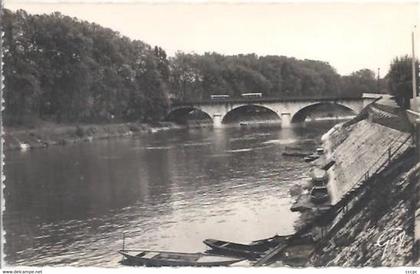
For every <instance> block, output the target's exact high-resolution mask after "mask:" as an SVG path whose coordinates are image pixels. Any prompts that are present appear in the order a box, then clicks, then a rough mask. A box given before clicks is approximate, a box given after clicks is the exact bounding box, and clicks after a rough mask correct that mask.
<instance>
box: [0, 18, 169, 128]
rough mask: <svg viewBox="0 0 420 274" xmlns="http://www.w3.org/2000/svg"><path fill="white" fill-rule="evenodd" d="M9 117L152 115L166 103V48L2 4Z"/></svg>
mask: <svg viewBox="0 0 420 274" xmlns="http://www.w3.org/2000/svg"><path fill="white" fill-rule="evenodd" d="M2 25H3V30H4V76H5V86H6V88H5V100H6V113H5V116H6V117H5V121H6V123H7V124H19V123H25V122H26V121H27V120H28V119H33V117H39V118H41V119H43V120H53V121H56V122H92V121H94V122H103V121H104V122H109V121H112V120H133V119H139V120H146V121H148V120H156V119H159V118H161V117H162V116H163V114H164V113H165V111H166V107H167V103H168V100H167V91H168V87H167V83H168V77H169V71H168V64H167V60H166V54H165V52H164V51H163V50H162V49H160V48H155V49H152V48H151V47H150V46H149V45H146V44H144V43H143V42H141V41H130V40H129V39H128V38H126V37H122V36H120V35H119V34H118V33H116V32H114V31H112V30H110V29H106V28H103V27H100V26H98V25H96V24H90V23H87V22H82V21H79V20H77V19H74V18H70V17H68V16H63V15H61V14H60V13H54V14H51V15H28V14H27V13H26V12H24V11H17V12H16V13H11V12H9V11H7V10H6V11H5V13H4V17H3V22H2Z"/></svg>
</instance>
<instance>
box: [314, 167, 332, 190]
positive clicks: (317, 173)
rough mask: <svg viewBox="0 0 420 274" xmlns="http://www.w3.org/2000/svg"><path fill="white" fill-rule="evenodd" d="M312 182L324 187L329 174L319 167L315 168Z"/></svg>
mask: <svg viewBox="0 0 420 274" xmlns="http://www.w3.org/2000/svg"><path fill="white" fill-rule="evenodd" d="M311 180H312V183H313V185H315V186H320V185H321V186H322V185H324V184H326V183H327V182H328V173H327V172H326V171H325V170H323V169H321V168H318V167H314V168H313V169H312V171H311Z"/></svg>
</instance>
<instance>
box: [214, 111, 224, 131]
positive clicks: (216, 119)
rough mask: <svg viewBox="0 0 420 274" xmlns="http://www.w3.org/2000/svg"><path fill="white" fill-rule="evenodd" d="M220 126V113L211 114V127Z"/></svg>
mask: <svg viewBox="0 0 420 274" xmlns="http://www.w3.org/2000/svg"><path fill="white" fill-rule="evenodd" d="M221 127H222V115H221V114H213V128H221Z"/></svg>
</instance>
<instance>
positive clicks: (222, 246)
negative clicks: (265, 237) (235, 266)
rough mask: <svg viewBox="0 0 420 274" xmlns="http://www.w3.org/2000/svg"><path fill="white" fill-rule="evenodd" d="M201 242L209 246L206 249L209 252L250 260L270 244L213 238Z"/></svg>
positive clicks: (258, 255)
mask: <svg viewBox="0 0 420 274" xmlns="http://www.w3.org/2000/svg"><path fill="white" fill-rule="evenodd" d="M203 243H204V244H206V245H207V246H209V247H210V248H211V250H209V251H208V252H210V253H215V254H223V255H231V256H235V257H239V258H247V259H250V260H253V259H257V258H259V257H260V256H261V255H263V254H264V252H266V251H267V250H268V249H269V248H270V247H271V246H272V245H270V244H268V243H264V244H263V243H260V244H250V245H246V244H238V243H232V242H227V241H220V240H214V239H206V240H204V241H203Z"/></svg>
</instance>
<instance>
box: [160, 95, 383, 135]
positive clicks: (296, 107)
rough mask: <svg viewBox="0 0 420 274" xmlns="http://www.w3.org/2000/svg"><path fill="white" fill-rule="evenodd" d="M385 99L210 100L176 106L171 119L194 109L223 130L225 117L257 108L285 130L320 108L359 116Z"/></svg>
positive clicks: (182, 103)
mask: <svg viewBox="0 0 420 274" xmlns="http://www.w3.org/2000/svg"><path fill="white" fill-rule="evenodd" d="M379 97H381V95H380V94H371V93H364V94H363V96H362V97H357V98H355V97H303V98H302V97H299V98H297V97H294V98H292V97H288V98H269V97H260V98H228V99H215V100H207V101H190V102H177V103H173V104H172V106H171V109H170V111H169V114H168V117H169V119H174V118H175V117H177V116H182V115H186V114H187V113H189V112H191V111H192V110H200V111H202V112H204V113H205V114H207V116H208V117H209V118H210V119H212V121H213V126H214V127H221V126H222V124H223V122H224V120H225V118H226V117H227V116H228V115H230V114H232V113H233V112H235V111H237V110H239V109H242V108H244V107H249V106H254V107H260V108H265V109H268V110H269V111H271V112H273V113H275V114H276V115H277V116H278V117H279V119H280V121H281V126H282V127H288V126H290V125H291V123H294V122H302V121H304V120H305V117H306V116H307V115H308V114H310V113H311V111H313V110H314V109H315V108H316V107H318V106H320V105H327V106H331V107H336V108H337V107H338V108H339V109H343V110H351V111H352V112H353V113H354V114H357V113H359V112H360V111H361V110H362V109H363V108H364V107H365V106H366V105H368V104H369V103H371V102H373V101H374V100H375V99H377V98H379Z"/></svg>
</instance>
